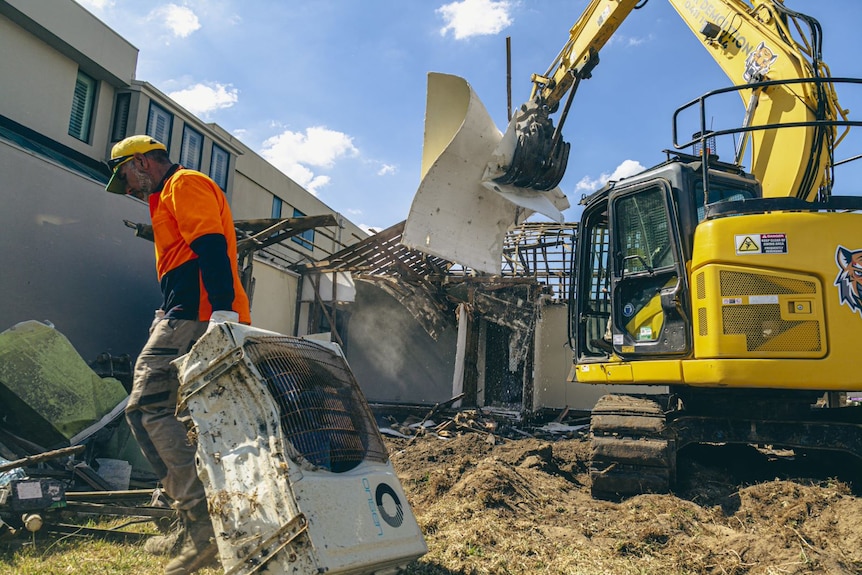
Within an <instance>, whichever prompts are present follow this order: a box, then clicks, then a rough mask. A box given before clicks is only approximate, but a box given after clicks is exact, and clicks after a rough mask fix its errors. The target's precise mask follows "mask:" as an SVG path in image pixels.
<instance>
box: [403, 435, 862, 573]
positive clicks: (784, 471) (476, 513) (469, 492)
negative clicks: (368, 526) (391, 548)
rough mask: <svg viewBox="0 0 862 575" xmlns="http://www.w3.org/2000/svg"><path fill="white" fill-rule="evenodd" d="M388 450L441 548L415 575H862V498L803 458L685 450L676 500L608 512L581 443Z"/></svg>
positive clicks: (445, 444) (407, 445)
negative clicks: (592, 484)
mask: <svg viewBox="0 0 862 575" xmlns="http://www.w3.org/2000/svg"><path fill="white" fill-rule="evenodd" d="M387 441H388V442H389V447H390V453H391V454H392V462H393V464H394V466H395V468H396V470H397V472H398V475H399V477H400V478H401V481H402V485H403V486H404V489H405V491H406V492H407V497H408V499H409V501H410V503H411V506H412V508H413V511H414V513H415V514H416V516H417V519H418V521H419V524H420V526H421V527H422V530H423V532H424V534H425V538H426V541H427V543H428V546H429V552H428V554H427V555H426V556H424V557H423V558H422V559H421V560H420V561H418V562H417V563H415V564H413V565H411V567H410V569H409V571H408V572H409V573H421V574H431V573H435V574H437V573H439V574H446V573H458V574H462V573H464V574H474V573H475V574H483V573H495V574H496V573H510V574H527V573H531V574H532V573H566V574H569V573H571V574H575V573H577V574H628V573H642V574H659V573H661V574H668V573H703V574H715V575H718V574H722V575H726V574H734V575H741V574H751V575H754V574H779V573H782V574H784V573H789V574H803V573H805V574H824V575H825V574H830V575H834V574H844V573H846V574H851V573H862V499H860V498H858V497H857V496H856V495H854V493H853V492H852V490H851V485H850V483H849V481H848V480H847V479H845V478H841V479H835V478H830V477H828V476H824V475H823V471H828V467H824V466H822V465H820V466H813V469H815V470H817V471H818V472H819V473H808V471H811V469H812V467H808V466H805V465H802V464H801V462H800V461H798V459H799V458H793V457H788V456H787V455H782V454H768V453H763V452H761V451H758V450H754V449H750V448H747V449H734V448H731V447H722V448H720V449H712V448H709V447H708V448H704V449H699V450H692V451H691V452H689V453H686V452H685V451H684V452H682V453H681V454H680V459H679V462H678V465H679V475H680V481H679V486H678V490H677V492H676V493H675V494H673V495H653V494H650V495H640V496H636V497H632V498H629V499H626V500H623V501H620V502H608V501H598V500H594V499H593V498H592V497H591V496H590V491H589V476H588V473H587V462H588V458H589V445H588V443H587V441H586V440H585V439H583V438H580V439H569V440H561V441H545V440H539V439H532V438H525V439H517V440H511V439H501V438H499V437H495V436H493V435H486V434H480V433H466V434H463V435H460V436H457V437H454V438H452V439H449V440H443V439H440V438H436V437H419V438H416V439H415V440H413V441H412V442H410V441H408V440H405V439H388V440H387ZM782 457H783V458H784V459H783V460H782ZM791 460H793V461H791ZM773 464H774V465H773ZM770 474H771V478H767V477H769V475H770Z"/></svg>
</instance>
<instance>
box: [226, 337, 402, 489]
mask: <svg viewBox="0 0 862 575" xmlns="http://www.w3.org/2000/svg"><path fill="white" fill-rule="evenodd" d="M243 347H244V349H245V351H246V353H247V356H248V358H249V359H250V360H251V362H252V363H253V364H254V366H255V367H256V368H257V370H258V372H260V374H261V376H262V377H263V379H264V382H265V383H266V387H267V389H268V390H269V392H270V394H271V395H272V397H273V399H274V400H275V403H276V404H277V406H278V409H279V413H280V420H281V428H282V431H283V432H284V435H285V438H286V439H287V440H288V441H289V442H290V443H291V444H292V445H293V446H294V448H295V449H296V450H297V451H298V452H299V453H300V454H301V455H302V457H303V458H305V459H306V460H307V461H308V462H310V463H312V464H314V465H316V466H318V467H321V468H324V469H328V470H330V471H334V472H344V471H348V470H350V469H352V468H354V467H356V466H357V465H359V464H360V463H361V462H362V461H363V460H365V459H373V460H377V461H386V460H387V459H388V455H387V451H386V447H385V445H384V444H383V440H382V439H381V437H380V432H379V431H378V428H377V423H376V421H375V420H374V416H373V414H372V412H371V409H370V408H369V407H368V404H367V403H366V401H365V398H364V397H363V395H362V393H361V391H360V390H359V385H358V384H357V382H356V379H355V378H354V377H353V373H352V372H351V371H350V369H349V367H348V365H347V362H345V360H344V359H343V358H342V357H341V356H339V355H337V354H336V353H334V352H333V351H332V350H330V349H328V348H326V347H324V346H321V345H319V344H317V343H314V342H312V341H308V340H303V339H297V338H288V337H277V336H267V337H257V338H249V339H247V340H246V342H245V344H244V346H243Z"/></svg>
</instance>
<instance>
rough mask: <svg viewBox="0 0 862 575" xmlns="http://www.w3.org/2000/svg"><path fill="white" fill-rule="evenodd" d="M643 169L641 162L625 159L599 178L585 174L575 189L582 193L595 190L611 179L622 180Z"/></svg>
mask: <svg viewBox="0 0 862 575" xmlns="http://www.w3.org/2000/svg"><path fill="white" fill-rule="evenodd" d="M643 170H644V167H643V166H642V165H641V164H640V162H638V161H636V160H623V162H622V163H621V164H620V165H619V166H617V167H616V169H615V170H614V171H613V173H611V174H608V173H603V174H601V175H600V176H599V177H598V178H590V177H589V176H584V177H583V178H581V181H579V182H578V183H577V184H575V191H576V192H582V193H588V192H594V191H596V190H598V189H599V188H601V187H602V186H604V185H605V184H607V183H608V182H609V181H611V180H621V179H623V178H627V177H629V176H633V175H635V174H638V173H640V172H642V171H643Z"/></svg>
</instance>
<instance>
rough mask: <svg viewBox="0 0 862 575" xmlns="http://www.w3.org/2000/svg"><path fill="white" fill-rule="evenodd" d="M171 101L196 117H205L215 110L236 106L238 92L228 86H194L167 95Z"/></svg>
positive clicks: (215, 84)
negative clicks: (174, 101)
mask: <svg viewBox="0 0 862 575" xmlns="http://www.w3.org/2000/svg"><path fill="white" fill-rule="evenodd" d="M168 96H170V97H171V98H172V99H174V100H176V102H177V103H178V104H179V105H180V106H182V107H183V108H185V109H186V110H188V111H189V112H191V113H192V114H195V115H197V116H206V115H207V114H209V113H210V112H213V111H215V110H221V109H222V108H230V107H231V106H233V105H234V104H236V102H237V100H238V98H239V91H238V90H237V89H236V88H234V87H232V86H231V85H230V84H219V83H211V84H209V85H207V84H195V85H194V86H191V87H189V88H185V89H184V90H178V91H176V92H171V93H169V94H168Z"/></svg>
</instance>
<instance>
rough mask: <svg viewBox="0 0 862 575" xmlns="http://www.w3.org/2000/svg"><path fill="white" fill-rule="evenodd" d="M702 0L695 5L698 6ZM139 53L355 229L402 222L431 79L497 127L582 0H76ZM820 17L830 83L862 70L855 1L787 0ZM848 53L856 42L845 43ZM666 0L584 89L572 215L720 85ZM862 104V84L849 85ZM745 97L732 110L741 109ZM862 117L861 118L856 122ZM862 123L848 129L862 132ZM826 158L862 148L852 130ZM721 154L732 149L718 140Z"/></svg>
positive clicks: (186, 97)
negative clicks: (457, 91) (453, 88)
mask: <svg viewBox="0 0 862 575" xmlns="http://www.w3.org/2000/svg"><path fill="white" fill-rule="evenodd" d="M691 1H692V2H694V3H699V2H701V1H703V0H691ZM78 2H79V3H80V4H82V5H83V6H84V7H85V8H86V9H88V10H89V11H90V12H92V13H93V14H94V15H96V16H97V17H98V18H100V19H101V20H102V21H104V22H105V23H106V24H108V25H109V26H110V27H111V28H113V29H114V30H116V31H117V33H119V34H120V35H121V36H123V37H125V38H126V39H127V40H128V41H129V42H131V43H132V44H133V45H135V46H136V47H137V48H138V49H139V50H140V53H139V56H138V71H137V79H139V80H143V81H146V82H149V83H150V84H152V85H154V86H155V87H156V88H158V89H159V90H161V91H162V92H164V93H166V94H168V95H170V96H171V97H172V98H174V99H175V100H176V101H178V102H179V103H181V104H182V105H184V106H185V107H186V108H187V109H188V110H190V111H192V112H193V113H195V114H196V115H198V116H200V117H201V118H202V119H204V120H205V121H208V122H215V123H217V124H219V125H221V126H222V127H223V128H225V129H226V130H228V131H229V132H231V133H233V134H234V135H235V136H237V137H238V138H239V139H240V140H241V141H242V142H243V143H245V144H246V145H247V146H249V147H250V148H252V149H254V150H255V151H257V152H258V153H259V154H260V155H261V156H263V157H264V158H266V159H267V160H269V161H270V162H271V163H272V164H273V165H275V166H276V167H278V168H279V169H281V170H282V171H283V172H284V173H286V174H287V175H288V176H290V177H291V178H293V179H294V180H295V181H297V182H298V183H299V184H301V185H303V186H304V187H305V188H306V189H308V190H309V191H311V192H312V193H314V194H315V195H316V196H317V197H319V198H320V199H321V200H322V201H323V202H324V203H326V204H327V205H328V206H329V207H330V208H332V209H333V210H335V211H338V212H340V213H342V214H344V215H345V216H346V217H348V218H349V219H350V220H351V221H353V222H354V223H356V224H358V225H360V226H363V227H365V228H374V229H378V230H379V229H383V228H386V227H388V226H390V225H392V224H395V223H397V222H399V221H401V220H403V219H405V218H406V217H407V214H408V212H409V209H410V203H411V200H412V198H413V194H414V192H415V191H416V188H417V187H418V184H419V172H420V164H421V156H422V136H423V129H424V127H423V122H424V113H425V89H426V76H427V73H428V72H443V73H448V74H455V75H458V76H462V77H463V78H465V79H466V80H467V81H468V82H469V83H470V84H471V85H472V87H473V89H474V90H475V91H476V92H477V94H478V95H479V97H480V98H481V99H482V101H483V103H484V104H485V107H486V108H487V109H488V111H489V113H490V114H491V116H492V118H494V120H495V121H496V123H497V126H498V127H499V128H500V129H501V130H504V129H505V126H506V112H507V102H506V37H511V44H512V100H513V102H512V104H513V106H517V105H519V104H520V103H522V102H524V101H525V100H526V99H527V98H528V97H529V93H530V88H531V84H530V74H532V73H544V72H545V70H546V68H547V67H548V65H549V64H550V63H551V61H552V60H553V59H554V57H555V56H556V55H557V53H558V52H559V50H560V49H561V48H562V46H563V44H564V43H565V41H566V40H567V39H568V33H569V29H570V28H571V26H572V24H574V22H575V21H576V20H577V18H578V16H579V15H580V13H581V11H582V10H583V9H584V7H585V6H586V4H587V1H586V0H510V1H502V0H500V1H495V0H459V1H454V2H445V1H442V0H310V1H309V0H306V1H296V0H185V1H183V0H174V1H173V2H161V1H149V2H139V1H132V0H78ZM785 4H786V5H787V6H788V7H789V8H791V9H794V10H798V11H802V12H806V13H808V14H810V15H812V16H814V17H815V18H817V19H818V20H819V21H820V23H821V24H822V26H823V30H824V42H823V46H824V47H823V55H824V60H825V61H826V63H827V64H828V65H829V67H830V69H831V71H832V75H833V76H835V77H862V58H860V56H859V48H858V42H859V34H860V32H859V24H862V2H861V1H860V0H828V1H820V2H814V1H812V0H807V1H803V0H786V2H785ZM854 46H855V47H854ZM730 84H731V82H729V81H728V79H727V78H726V77H725V76H724V74H723V73H722V71H721V69H720V68H719V67H718V65H717V64H715V63H714V61H713V60H712V58H711V57H710V56H709V55H708V54H707V53H706V51H705V50H704V49H703V48H702V47H700V45H699V44H698V42H697V40H696V39H695V38H694V36H693V35H692V34H691V33H690V32H689V30H688V28H687V27H686V26H685V24H684V23H683V21H682V20H681V19H680V18H679V17H678V16H677V14H676V12H675V11H674V10H673V8H672V7H671V6H670V4H668V3H667V2H665V1H664V0H650V1H649V2H648V4H647V5H646V6H645V7H644V8H643V9H641V10H637V11H635V12H633V13H632V14H631V15H630V16H629V18H628V19H627V20H626V21H625V22H624V23H623V25H622V26H621V27H620V29H619V31H618V32H617V34H615V35H614V37H613V38H612V39H611V41H610V42H609V43H608V45H607V46H606V47H605V48H604V49H603V50H602V52H601V63H600V64H599V66H598V67H597V68H596V69H595V71H594V74H593V78H592V79H591V80H589V81H586V82H584V83H582V85H581V88H580V89H579V91H578V94H577V96H576V97H575V101H574V103H573V105H572V110H571V111H570V113H569V118H568V120H567V121H566V129H565V130H564V134H565V138H566V139H567V140H568V141H570V142H571V144H572V151H571V157H570V161H569V167H568V171H567V173H566V176H565V178H564V179H563V181H562V183H561V188H562V190H563V191H564V192H565V193H566V194H567V195H568V196H569V199H570V202H571V203H572V205H573V207H572V208H571V209H569V210H568V211H567V212H566V214H565V215H566V216H567V219H568V220H570V221H575V220H577V217H578V213H579V210H578V208H577V207H574V206H576V204H577V201H578V199H579V198H580V197H581V195H582V194H584V193H586V192H589V191H592V190H594V189H597V188H598V187H599V186H600V185H601V184H602V183H603V182H604V181H607V179H608V178H609V177H612V176H622V175H628V174H631V173H633V170H637V169H639V168H640V167H647V166H651V165H653V164H655V163H658V162H660V161H661V160H663V159H664V157H665V156H664V154H663V153H662V150H664V149H669V148H671V145H672V126H671V116H672V114H673V111H674V110H675V109H676V108H677V107H678V106H680V105H682V104H683V103H685V102H688V101H689V100H692V99H694V98H696V97H697V96H700V95H701V94H702V93H704V92H706V91H708V90H711V89H715V88H719V87H724V86H727V85H730ZM839 99H840V101H841V103H842V105H843V107H845V108H851V111H852V109H853V108H858V107H860V106H862V89H860V90H857V91H856V92H847V93H846V94H845V92H842V91H840V90H839ZM742 112H743V108H742V104H741V101H740V103H739V107H738V109H734V110H733V113H734V114H738V116H739V117H740V118H741V117H742ZM860 118H862V114H858V115H856V119H860ZM856 132H858V134H857V133H856ZM856 132H854V133H852V134H851V136H852V137H851V138H848V139H847V140H846V141H845V143H843V144H842V145H841V146H840V147H839V148H838V150H837V151H836V158H837V159H842V158H846V157H849V156H852V155H856V154H859V153H860V150H862V145H859V142H860V141H862V128H857V129H856ZM719 154H722V157H723V158H724V159H727V158H729V157H730V156H732V150H722V149H721V147H719ZM860 191H862V161H857V162H855V163H853V164H849V165H847V166H845V167H839V168H838V169H837V173H836V190H835V192H836V193H845V194H854V195H858V194H860Z"/></svg>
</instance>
